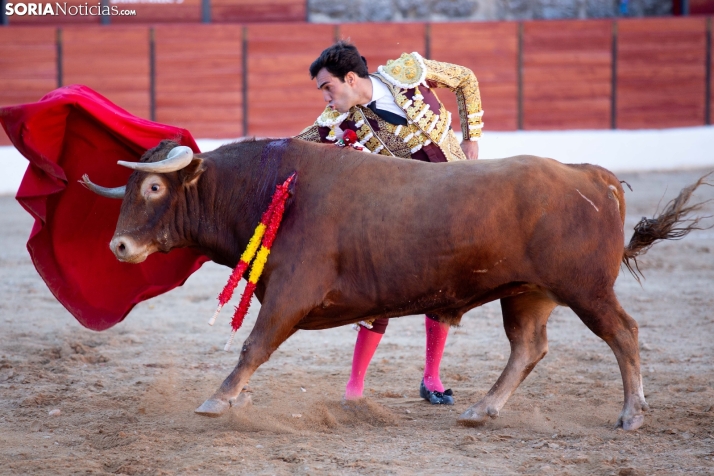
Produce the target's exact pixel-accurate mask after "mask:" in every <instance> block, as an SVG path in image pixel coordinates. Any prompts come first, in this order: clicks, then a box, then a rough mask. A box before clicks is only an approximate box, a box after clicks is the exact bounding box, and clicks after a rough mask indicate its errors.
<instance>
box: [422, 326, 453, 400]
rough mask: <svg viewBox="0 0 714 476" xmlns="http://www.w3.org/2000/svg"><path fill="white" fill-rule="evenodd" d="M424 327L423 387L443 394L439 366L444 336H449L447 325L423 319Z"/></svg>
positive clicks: (442, 352)
mask: <svg viewBox="0 0 714 476" xmlns="http://www.w3.org/2000/svg"><path fill="white" fill-rule="evenodd" d="M424 327H425V328H426V359H425V361H424V386H425V387H426V389H427V390H429V391H432V392H443V391H444V385H442V383H441V379H440V378H439V366H441V356H442V355H444V346H445V345H446V336H448V335H449V325H448V324H442V323H440V322H437V321H435V320H433V319H429V318H428V317H425V318H424Z"/></svg>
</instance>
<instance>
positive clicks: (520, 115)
mask: <svg viewBox="0 0 714 476" xmlns="http://www.w3.org/2000/svg"><path fill="white" fill-rule="evenodd" d="M517 74H518V130H519V131H522V130H523V22H518V73H517Z"/></svg>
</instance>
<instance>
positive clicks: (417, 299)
mask: <svg viewBox="0 0 714 476" xmlns="http://www.w3.org/2000/svg"><path fill="white" fill-rule="evenodd" d="M167 156H168V157H167ZM157 162H160V163H157ZM123 165H127V166H130V167H132V168H134V169H136V170H137V171H136V172H134V173H133V174H132V175H131V177H130V179H129V182H128V184H127V186H126V187H125V188H121V189H103V188H101V187H98V186H96V185H94V184H92V183H91V182H89V180H88V179H86V178H85V184H86V185H87V186H88V187H89V188H91V189H93V190H94V191H95V192H97V193H101V194H104V195H107V196H114V197H119V196H124V201H123V203H122V206H121V214H120V217H119V222H118V224H117V228H116V233H115V235H114V238H113V239H112V241H111V245H110V246H111V249H112V251H113V252H114V254H115V255H116V256H117V258H118V259H120V260H122V261H126V262H131V263H138V262H141V261H143V260H144V259H146V257H147V256H148V255H149V254H151V253H153V252H155V251H161V252H168V251H170V250H171V249H173V248H177V247H186V246H192V247H196V248H197V249H199V250H200V251H201V252H203V253H205V254H206V255H207V256H209V257H210V258H211V259H212V260H213V261H215V262H217V263H220V264H224V265H226V266H230V267H233V266H235V265H236V264H237V262H238V259H239V257H240V255H241V253H242V251H243V250H244V249H245V247H246V244H247V242H248V240H249V238H250V236H251V235H252V232H253V230H254V229H255V226H256V225H257V223H258V220H259V218H260V215H261V213H262V212H263V211H264V210H265V209H266V207H267V206H268V203H269V200H270V195H271V193H272V190H273V189H274V187H275V184H276V183H278V182H282V181H283V180H284V179H285V178H286V177H287V176H288V175H290V174H291V173H292V172H293V171H297V174H298V175H297V176H298V178H297V183H296V185H295V188H294V190H293V197H292V198H291V199H290V201H289V202H288V208H287V211H286V214H285V217H284V220H283V223H282V225H281V227H280V230H279V232H278V235H277V239H276V241H275V243H274V245H273V248H272V252H271V254H270V258H269V259H268V262H267V266H266V268H265V272H264V274H263V276H262V278H261V279H260V281H259V284H258V288H257V292H256V294H257V296H258V299H259V300H260V302H261V303H262V307H261V308H260V312H259V314H258V318H257V321H256V323H255V327H254V328H253V330H252V332H251V333H250V336H249V337H248V339H247V340H246V341H245V343H244V344H243V347H242V350H241V355H240V359H239V361H238V364H237V366H236V367H235V369H234V370H233V372H231V374H230V375H229V376H228V378H226V380H225V381H224V382H223V384H222V385H221V386H220V388H219V389H218V391H217V392H216V393H215V394H214V395H213V396H212V397H211V398H210V399H208V400H206V402H204V403H203V404H202V405H201V406H200V407H199V408H198V409H197V410H196V412H197V413H199V414H201V415H208V416H218V415H221V414H222V413H224V412H225V411H226V410H228V408H229V407H230V406H231V405H232V404H235V403H236V401H237V398H238V396H239V394H240V392H241V389H242V388H243V387H244V385H246V383H247V382H248V379H249V378H250V377H251V375H252V374H253V372H255V370H256V369H257V368H258V367H259V366H260V365H261V364H262V363H263V362H265V361H267V360H268V358H269V357H270V355H271V354H272V353H273V352H274V351H275V350H276V349H277V348H278V346H280V344H282V343H283V341H285V340H286V339H287V338H288V337H290V336H291V335H292V334H293V333H294V332H295V331H297V330H298V329H325V328H330V327H337V326H341V325H345V324H349V323H354V322H357V321H360V320H364V319H372V318H377V317H398V316H405V315H411V314H424V313H428V314H434V315H437V316H438V317H439V318H440V319H441V320H442V321H444V322H449V323H452V324H456V323H458V322H459V321H460V319H461V316H462V315H463V314H464V313H465V312H467V311H469V310H470V309H473V308H475V307H477V306H480V305H482V304H485V303H487V302H490V301H493V300H496V299H500V300H501V307H502V310H503V322H504V327H505V330H506V335H507V336H508V339H509V341H510V343H511V355H510V358H509V360H508V364H507V365H506V368H505V370H504V371H503V373H502V374H501V376H500V377H499V378H498V380H497V382H496V383H495V384H494V386H493V387H492V388H491V390H490V391H489V392H488V393H487V394H486V396H485V397H484V398H483V399H481V401H479V402H478V403H476V404H475V405H473V406H472V407H470V408H469V409H468V410H466V412H464V413H463V414H462V415H461V416H460V421H462V422H464V423H478V422H482V421H484V420H486V419H487V418H489V417H496V416H497V415H498V413H499V411H500V409H501V408H502V407H503V406H504V404H505V403H506V401H507V400H508V398H509V397H510V396H511V394H512V393H513V392H514V391H515V390H516V388H517V387H518V385H519V384H520V383H521V382H522V381H523V379H525V378H526V376H527V375H528V374H529V373H530V371H531V370H532V369H533V367H535V365H536V364H537V363H538V361H539V360H541V359H542V358H543V357H544V356H545V354H546V352H547V351H548V339H547V336H546V323H547V321H548V317H549V316H550V313H551V311H552V310H553V309H554V308H555V306H557V305H563V306H568V307H570V308H571V309H572V310H573V311H574V312H575V313H576V314H577V315H578V316H579V317H580V319H581V320H582V321H583V322H584V323H585V325H586V326H588V328H590V330H592V331H593V332H594V333H595V334H596V335H598V336H599V337H600V338H602V339H603V340H604V341H605V342H607V344H608V345H609V346H610V348H611V349H612V351H613V352H614V353H615V356H616V357H617V362H618V364H619V366H620V371H621V374H622V380H623V385H624V393H625V401H624V406H623V410H622V413H621V414H620V417H619V419H618V426H621V427H623V428H625V429H627V430H633V429H636V428H638V427H640V425H642V423H643V421H644V417H643V411H644V410H646V409H647V403H646V402H645V398H644V393H643V390H642V378H641V376H640V357H639V352H638V342H637V323H636V322H635V320H634V319H632V318H631V317H630V316H629V315H628V314H627V313H626V312H625V311H624V310H623V309H622V307H621V306H620V303H619V302H618V301H617V298H616V296H615V292H614V290H613V286H614V284H615V279H616V278H617V275H618V273H619V270H620V265H621V263H622V262H623V261H625V262H626V263H627V260H628V259H631V258H633V257H635V256H636V255H637V253H638V252H639V251H642V250H646V249H647V248H648V247H649V246H650V245H651V244H652V243H653V242H654V241H655V240H657V239H663V238H672V237H673V236H675V235H676V234H677V230H682V228H681V227H680V228H677V226H678V222H681V217H682V216H683V215H682V214H683V213H686V212H687V211H689V210H691V209H692V207H690V208H688V209H685V208H683V205H684V202H686V199H687V198H689V195H691V192H692V191H693V189H694V188H696V186H697V185H698V184H699V183H701V180H700V182H699V183H697V184H695V185H693V186H692V187H690V188H689V189H685V191H683V194H682V195H681V196H680V199H679V201H678V202H677V204H675V205H676V206H675V207H674V208H672V209H671V210H669V213H668V214H666V216H665V215H663V216H661V217H659V220H650V221H648V222H646V223H644V225H641V226H640V227H639V231H637V232H636V233H635V236H633V240H632V241H631V243H630V245H628V247H626V248H623V243H624V230H623V223H624V218H625V199H624V193H623V189H622V187H621V186H620V182H619V181H618V179H617V178H616V177H615V176H614V175H613V174H612V173H610V172H609V171H607V170H605V169H603V168H601V167H597V166H593V165H564V164H561V163H559V162H556V161H555V160H551V159H544V158H538V157H531V156H519V157H512V158H508V159H501V160H479V161H477V162H457V163H444V164H431V163H423V162H417V161H411V160H403V159H395V158H385V157H381V156H375V155H369V154H366V153H364V152H357V151H354V150H351V149H339V148H337V147H334V146H331V145H320V144H313V143H308V142H303V141H299V140H279V141H246V142H239V143H235V144H229V145H225V146H222V147H220V148H218V149H216V150H214V151H212V152H206V153H203V154H200V155H197V156H195V157H193V154H192V153H191V151H190V150H189V149H188V148H181V147H177V144H176V143H173V142H169V141H164V142H162V143H161V144H160V145H159V146H157V147H156V148H154V149H152V150H149V151H148V152H147V153H146V154H145V155H144V156H143V157H142V159H141V162H140V163H131V164H127V163H124V164H123ZM653 224H659V225H660V226H659V228H658V229H656V230H655V232H654V233H652V230H653V227H652V226H648V225H653ZM694 225H696V222H695V223H694V224H691V223H690V225H689V226H685V227H684V232H686V231H688V230H689V229H691V228H693V227H694ZM645 229H647V230H645ZM643 230H644V231H648V232H650V233H649V235H648V234H647V233H645V232H643Z"/></svg>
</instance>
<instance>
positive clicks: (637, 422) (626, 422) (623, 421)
mask: <svg viewBox="0 0 714 476" xmlns="http://www.w3.org/2000/svg"><path fill="white" fill-rule="evenodd" d="M644 422H645V416H644V415H634V416H632V417H630V418H623V417H620V418H618V419H617V424H616V425H615V429H617V428H622V429H623V430H625V431H634V430H637V429H638V428H639V427H641V426H642V424H643V423H644Z"/></svg>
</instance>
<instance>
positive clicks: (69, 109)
mask: <svg viewBox="0 0 714 476" xmlns="http://www.w3.org/2000/svg"><path fill="white" fill-rule="evenodd" d="M0 122H1V123H2V125H3V127H4V129H5V131H6V132H7V135H8V136H9V137H10V139H11V140H12V143H13V144H14V145H15V147H16V148H17V149H18V150H19V151H20V152H21V153H22V155H24V156H25V157H26V158H27V159H28V160H29V161H30V164H29V166H28V167H27V171H26V172H25V176H24V178H23V179H22V183H21V185H20V189H19V190H18V192H17V196H16V199H17V200H18V201H19V202H20V204H21V205H22V206H23V207H24V208H25V210H27V211H28V212H29V213H30V214H31V215H32V216H33V217H35V224H34V226H33V228H32V232H31V233H30V238H29V240H28V241H27V250H28V251H29V252H30V256H31V258H32V262H33V263H34V265H35V268H36V269H37V272H38V273H39V274H40V276H42V279H44V281H45V283H46V284H47V286H48V287H49V288H50V290H51V291H52V294H54V295H55V297H56V298H57V300H58V301H59V302H60V303H62V305H63V306H64V307H65V308H67V310H68V311H69V312H70V313H72V315H73V316H74V317H76V318H77V320H78V321H79V322H80V323H81V324H82V325H83V326H85V327H88V328H89V329H92V330H95V331H101V330H104V329H108V328H110V327H112V326H113V325H115V324H117V323H118V322H121V321H122V320H123V319H124V318H125V317H126V315H127V314H128V313H129V312H130V311H131V309H132V308H133V307H134V306H135V305H136V304H138V303H139V302H141V301H144V300H146V299H149V298H151V297H154V296H157V295H159V294H162V293H165V292H167V291H169V290H171V289H173V288H175V287H176V286H180V285H182V284H183V283H184V282H185V281H186V279H187V278H188V277H189V276H190V275H191V274H192V273H193V272H194V271H196V270H197V269H198V268H199V267H200V266H201V265H202V264H203V263H204V262H206V261H208V258H207V257H205V256H203V255H201V254H200V253H198V252H197V251H195V250H192V249H176V250H173V251H172V252H170V253H168V254H161V253H154V254H152V255H151V256H149V257H148V258H147V260H146V261H144V262H143V263H141V264H128V263H121V262H119V261H118V260H117V259H116V258H115V257H114V255H113V254H112V252H111V251H110V250H109V241H110V240H111V238H112V235H113V234H114V229H115V227H116V223H117V219H118V218H119V208H120V206H121V200H115V199H109V198H104V197H100V196H98V195H95V194H94V193H92V192H91V191H89V190H87V189H86V188H84V187H83V186H82V185H81V184H79V183H78V180H79V179H80V178H81V176H82V175H83V174H85V173H86V174H89V177H90V178H91V179H92V181H93V182H95V183H97V184H99V185H102V186H105V187H119V186H122V185H124V184H126V182H127V179H128V178H129V175H131V173H132V171H131V170H130V169H127V168H125V167H121V166H119V165H117V161H118V160H126V161H134V162H136V161H138V160H139V158H140V156H141V155H142V154H143V153H144V152H145V151H146V150H147V149H150V148H152V147H154V146H155V145H157V144H158V143H159V142H160V141H161V140H163V139H174V140H176V141H177V142H179V143H180V144H182V145H186V146H188V147H191V148H192V149H193V150H194V152H199V149H198V146H197V145H196V142H195V141H194V140H193V137H191V134H190V133H189V132H188V131H187V130H186V129H180V128H177V127H172V126H167V125H163V124H158V123H156V122H151V121H147V120H144V119H140V118H138V117H135V116H133V115H131V114H129V113H128V112H127V111H125V110H123V109H121V108H119V107H118V106H116V105H115V104H113V103H111V102H110V101H109V100H108V99H106V98H105V97H103V96H101V95H100V94H98V93H97V92H95V91H93V90H91V89H90V88H88V87H86V86H78V85H74V86H67V87H63V88H59V89H56V90H54V91H52V92H50V93H49V94H47V95H46V96H45V97H43V98H42V99H41V100H40V101H39V102H36V103H32V104H23V105H19V106H11V107H5V108H0Z"/></svg>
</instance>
